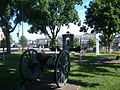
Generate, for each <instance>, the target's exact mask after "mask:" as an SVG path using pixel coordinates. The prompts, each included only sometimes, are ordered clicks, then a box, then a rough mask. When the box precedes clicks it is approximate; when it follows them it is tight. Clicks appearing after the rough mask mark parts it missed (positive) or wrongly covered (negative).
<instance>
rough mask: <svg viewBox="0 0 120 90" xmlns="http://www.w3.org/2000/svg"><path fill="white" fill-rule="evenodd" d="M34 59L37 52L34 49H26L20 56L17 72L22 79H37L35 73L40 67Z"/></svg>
mask: <svg viewBox="0 0 120 90" xmlns="http://www.w3.org/2000/svg"><path fill="white" fill-rule="evenodd" d="M36 57H37V51H36V50H34V49H28V50H26V51H25V52H24V53H23V54H22V56H21V58H20V63H19V70H20V75H21V77H22V78H23V79H30V80H33V79H36V78H37V71H38V68H40V67H39V62H38V61H37V59H36Z"/></svg>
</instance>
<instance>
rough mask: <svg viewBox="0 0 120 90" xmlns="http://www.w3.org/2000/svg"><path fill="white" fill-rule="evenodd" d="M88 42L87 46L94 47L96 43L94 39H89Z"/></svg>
mask: <svg viewBox="0 0 120 90" xmlns="http://www.w3.org/2000/svg"><path fill="white" fill-rule="evenodd" d="M88 44H89V47H94V46H95V45H96V40H94V39H89V41H88Z"/></svg>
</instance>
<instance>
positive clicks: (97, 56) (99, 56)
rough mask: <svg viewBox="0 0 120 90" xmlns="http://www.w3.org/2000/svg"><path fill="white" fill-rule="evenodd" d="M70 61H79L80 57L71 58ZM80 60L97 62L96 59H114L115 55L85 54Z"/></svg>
mask: <svg viewBox="0 0 120 90" xmlns="http://www.w3.org/2000/svg"><path fill="white" fill-rule="evenodd" d="M71 59H73V60H76V59H80V56H71ZM82 59H83V60H86V59H89V60H98V59H115V55H113V54H100V55H96V54H95V53H86V54H83V55H82Z"/></svg>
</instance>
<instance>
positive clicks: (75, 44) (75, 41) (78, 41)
mask: <svg viewBox="0 0 120 90" xmlns="http://www.w3.org/2000/svg"><path fill="white" fill-rule="evenodd" d="M74 46H75V47H78V46H80V40H79V38H77V37H74Z"/></svg>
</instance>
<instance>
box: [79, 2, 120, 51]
mask: <svg viewBox="0 0 120 90" xmlns="http://www.w3.org/2000/svg"><path fill="white" fill-rule="evenodd" d="M85 17H86V19H85V22H84V23H85V24H86V25H88V27H90V28H92V29H93V30H92V31H91V33H101V34H103V35H104V37H105V38H106V41H107V47H108V51H109V50H110V48H111V42H112V41H113V39H114V37H115V35H116V34H117V33H120V2H119V1H118V0H95V1H91V2H90V3H89V7H88V8H87V11H86V16H85ZM84 30H85V31H87V30H88V29H86V28H85V27H83V28H82V29H81V31H84Z"/></svg>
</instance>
